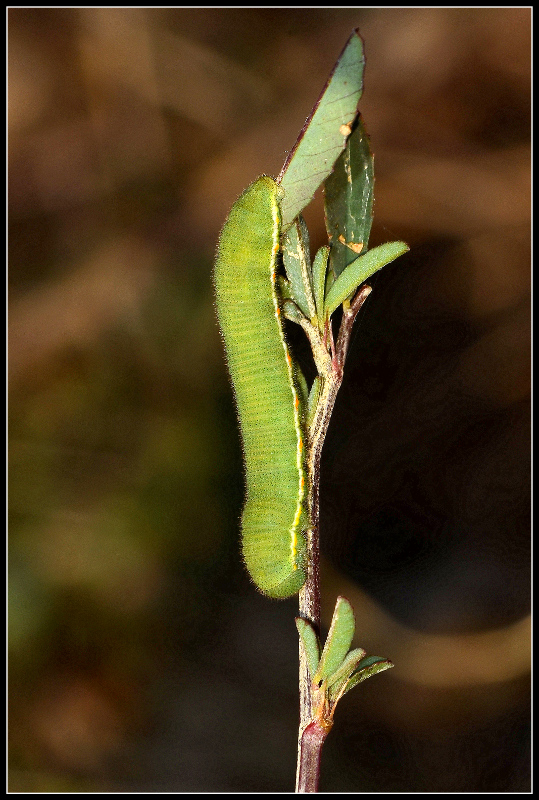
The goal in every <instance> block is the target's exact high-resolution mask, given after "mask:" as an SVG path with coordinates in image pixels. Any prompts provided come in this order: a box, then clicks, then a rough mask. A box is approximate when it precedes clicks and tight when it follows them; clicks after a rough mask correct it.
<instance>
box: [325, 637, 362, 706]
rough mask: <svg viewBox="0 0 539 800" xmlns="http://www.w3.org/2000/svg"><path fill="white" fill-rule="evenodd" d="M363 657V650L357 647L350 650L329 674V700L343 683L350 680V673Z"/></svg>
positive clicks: (336, 695) (333, 698) (336, 694)
mask: <svg viewBox="0 0 539 800" xmlns="http://www.w3.org/2000/svg"><path fill="white" fill-rule="evenodd" d="M363 658H365V650H363V648H362V647H358V648H357V649H356V650H350V652H349V653H348V655H347V656H346V658H345V659H344V661H343V662H342V664H341V666H340V667H339V669H338V670H337V671H336V672H334V673H333V675H330V676H329V678H328V687H329V699H330V701H331V702H333V701H334V700H335V698H336V697H338V695H339V693H340V691H341V689H342V688H343V686H344V684H345V683H346V682H347V681H349V680H350V677H351V675H352V673H353V672H354V671H355V669H356V667H357V665H358V664H359V662H360V661H361V660H362V659H363Z"/></svg>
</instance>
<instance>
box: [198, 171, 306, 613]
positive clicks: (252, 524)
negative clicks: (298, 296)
mask: <svg viewBox="0 0 539 800" xmlns="http://www.w3.org/2000/svg"><path fill="white" fill-rule="evenodd" d="M282 194H283V190H282V189H280V188H279V186H278V185H277V184H276V183H275V181H274V180H273V179H272V178H269V177H267V176H265V175H264V176H262V177H260V178H258V179H257V180H256V181H255V182H254V183H253V184H251V186H249V188H248V189H246V190H245V191H244V193H243V194H242V195H241V197H239V199H238V200H237V201H236V202H235V203H234V205H233V206H232V209H231V211H230V214H229V216H228V219H227V221H226V222H225V225H224V227H223V230H222V232H221V236H220V239H219V246H218V252H217V259H216V264H215V276H214V278H215V291H216V296H217V313H218V317H219V322H220V325H221V330H222V333H223V338H224V342H225V349H226V353H227V357H228V367H229V371H230V376H231V378H232V383H233V386H234V391H235V395H236V403H237V409H238V416H239V421H240V427H241V433H242V439H243V452H244V458H245V470H246V484H247V492H246V501H245V505H244V508H243V515H242V549H243V557H244V560H245V564H246V566H247V569H248V571H249V573H250V575H251V577H252V579H253V581H254V583H255V584H256V586H257V587H258V589H260V591H261V592H263V593H264V594H267V595H269V596H270V597H279V598H282V597H290V596H291V595H293V594H295V593H296V592H298V591H299V589H300V588H301V587H302V586H303V584H304V583H305V564H304V562H305V539H304V536H303V531H304V530H305V528H306V510H305V496H306V488H307V487H306V482H307V481H306V475H305V452H304V437H303V433H302V427H301V413H300V402H299V397H298V392H297V390H296V386H295V379H294V365H293V362H292V359H291V357H290V354H289V352H288V347H287V344H286V340H285V335H284V330H283V324H282V319H281V309H280V307H279V299H278V296H277V291H276V280H277V275H276V260H277V253H278V252H279V238H280V230H281V215H280V211H279V200H280V198H281V197H282Z"/></svg>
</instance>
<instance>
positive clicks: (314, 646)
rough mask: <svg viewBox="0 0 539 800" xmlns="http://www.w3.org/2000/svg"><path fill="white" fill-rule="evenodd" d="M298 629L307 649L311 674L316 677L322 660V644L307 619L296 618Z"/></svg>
mask: <svg viewBox="0 0 539 800" xmlns="http://www.w3.org/2000/svg"><path fill="white" fill-rule="evenodd" d="M296 628H297V629H298V633H299V636H300V639H301V641H302V643H303V647H304V648H305V655H306V657H307V664H308V666H309V674H310V675H314V674H315V672H316V668H317V667H318V662H319V660H320V642H319V640H318V636H317V635H316V631H315V630H314V628H313V626H312V625H311V624H310V623H309V622H307V620H306V619H302V618H301V617H296Z"/></svg>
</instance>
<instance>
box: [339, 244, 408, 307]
mask: <svg viewBox="0 0 539 800" xmlns="http://www.w3.org/2000/svg"><path fill="white" fill-rule="evenodd" d="M409 249H410V248H409V247H408V245H407V244H406V243H405V242H386V244H381V245H379V247H373V249H372V250H369V252H368V253H365V255H364V256H359V258H356V260H355V261H352V263H351V264H349V265H348V266H347V267H346V269H345V270H344V272H341V274H340V275H339V277H338V278H337V279H336V280H335V283H334V284H333V286H332V287H331V289H330V290H329V292H328V294H327V296H326V303H325V313H326V314H329V315H330V316H331V314H333V312H334V311H335V309H336V308H337V307H338V306H340V304H341V303H342V302H343V301H344V300H346V298H347V297H350V295H351V294H353V293H354V292H355V291H356V289H357V288H358V286H359V285H360V284H362V283H363V281H366V280H367V278H370V276H371V275H374V273H375V272H378V270H379V269H382V267H385V266H386V264H389V263H390V262H391V261H394V260H395V259H396V258H398V257H399V256H401V255H402V254H403V253H406V252H407V251H408V250H409Z"/></svg>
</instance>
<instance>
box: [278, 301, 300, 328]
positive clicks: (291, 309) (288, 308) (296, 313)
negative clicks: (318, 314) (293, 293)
mask: <svg viewBox="0 0 539 800" xmlns="http://www.w3.org/2000/svg"><path fill="white" fill-rule="evenodd" d="M282 309H283V314H284V316H285V317H286V319H289V320H290V321H291V322H296V323H297V324H298V325H301V321H302V320H303V319H304V316H303V314H302V313H301V311H300V310H299V308H298V307H297V305H296V304H295V303H294V301H293V300H285V301H284V302H283V306H282Z"/></svg>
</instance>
